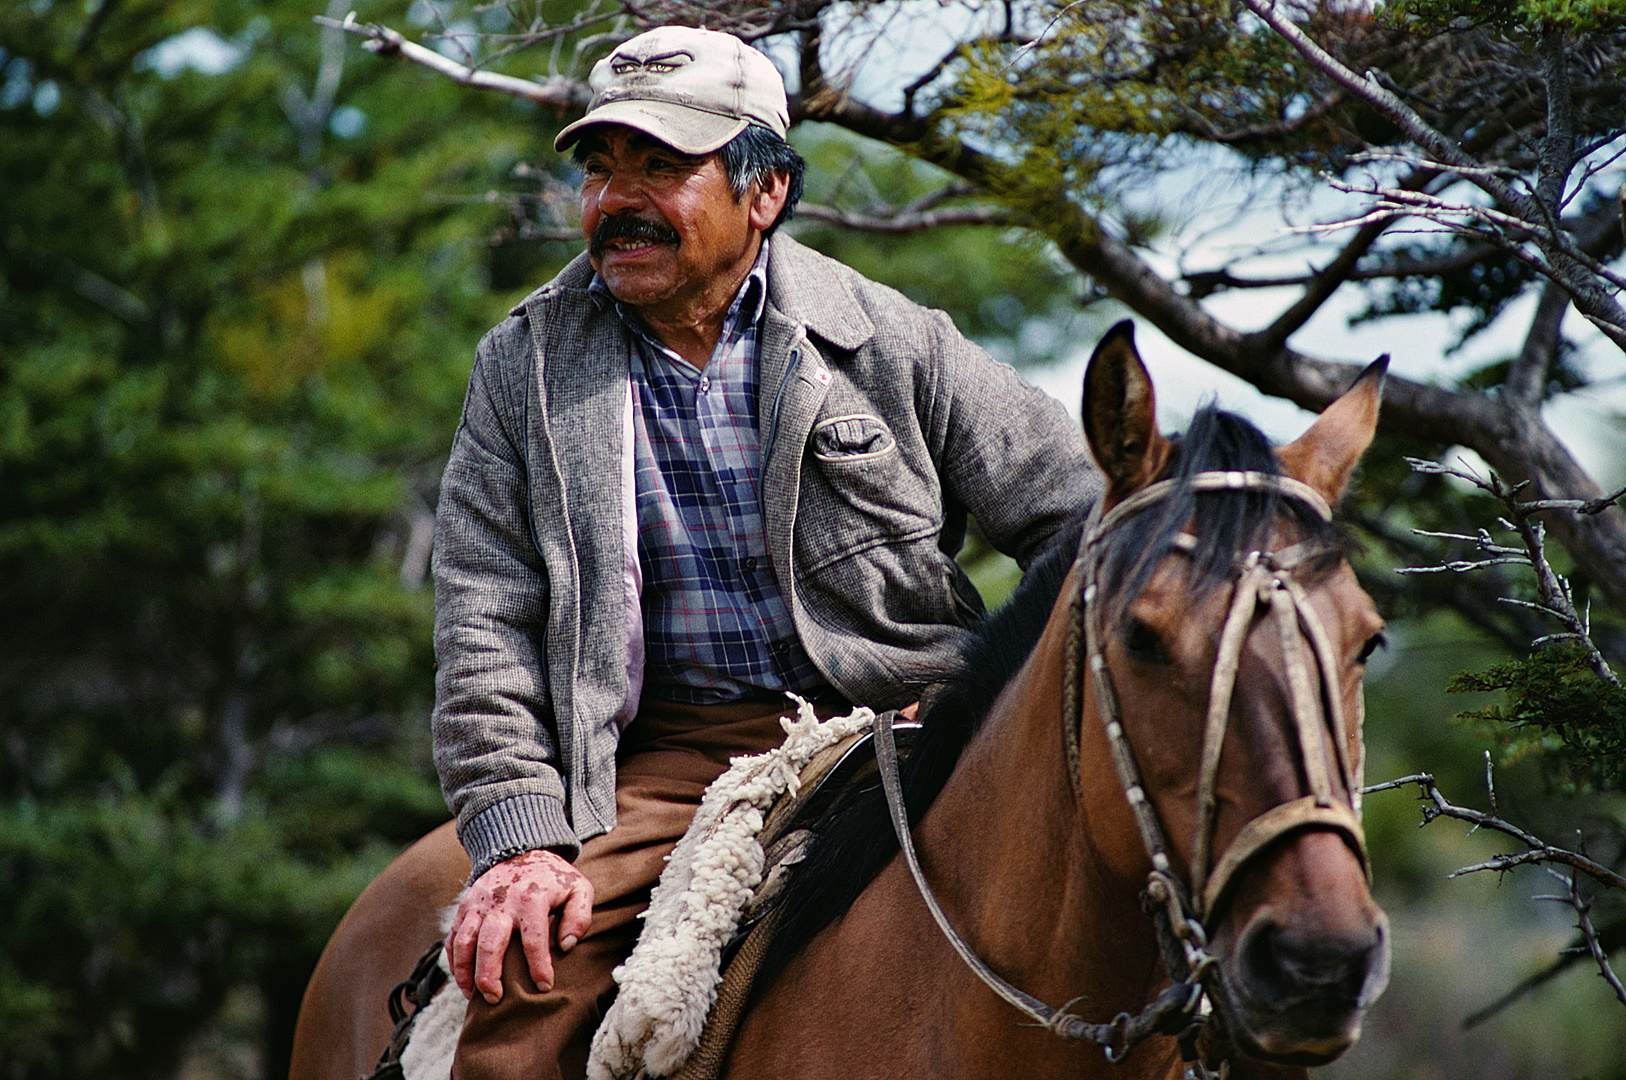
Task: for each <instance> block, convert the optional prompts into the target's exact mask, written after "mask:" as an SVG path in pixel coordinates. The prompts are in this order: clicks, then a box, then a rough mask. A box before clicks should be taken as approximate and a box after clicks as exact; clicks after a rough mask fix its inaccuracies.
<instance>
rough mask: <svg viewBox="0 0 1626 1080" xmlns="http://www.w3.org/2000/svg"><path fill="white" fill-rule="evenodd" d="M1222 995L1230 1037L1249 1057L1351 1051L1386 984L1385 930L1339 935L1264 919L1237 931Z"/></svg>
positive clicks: (1290, 1059)
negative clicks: (1365, 1019)
mask: <svg viewBox="0 0 1626 1080" xmlns="http://www.w3.org/2000/svg"><path fill="white" fill-rule="evenodd" d="M1220 970H1221V990H1222V993H1223V995H1224V997H1225V998H1226V1001H1225V1005H1226V1008H1225V1013H1226V1018H1227V1020H1228V1021H1229V1025H1228V1026H1229V1027H1230V1029H1231V1035H1232V1038H1234V1039H1235V1040H1236V1042H1237V1045H1238V1047H1239V1048H1240V1049H1241V1050H1242V1051H1243V1053H1245V1054H1246V1055H1247V1056H1249V1057H1254V1058H1262V1059H1264V1060H1267V1061H1276V1062H1282V1063H1287V1064H1294V1065H1321V1064H1325V1063H1326V1062H1328V1061H1331V1060H1333V1059H1334V1058H1336V1057H1338V1055H1340V1054H1342V1053H1343V1052H1344V1051H1345V1050H1347V1049H1349V1047H1350V1046H1351V1044H1353V1043H1354V1042H1355V1040H1356V1038H1357V1037H1359V1035H1360V1033H1361V1019H1362V1017H1363V1016H1364V1015H1365V1013H1366V1009H1367V1006H1369V1005H1371V1004H1372V1002H1373V1001H1375V1000H1376V999H1377V997H1378V995H1379V994H1381V993H1382V992H1383V988H1384V986H1385V985H1386V984H1387V983H1388V981H1389V927H1388V920H1387V918H1385V917H1384V916H1383V915H1382V914H1381V913H1378V915H1377V918H1376V919H1375V921H1373V922H1372V923H1371V924H1369V925H1368V926H1366V927H1362V928H1360V929H1355V928H1350V929H1347V930H1345V931H1343V932H1341V933H1331V932H1328V931H1326V930H1320V931H1308V932H1306V931H1305V930H1302V929H1299V928H1295V927H1293V926H1286V925H1283V924H1282V923H1280V922H1278V921H1276V919H1274V918H1272V917H1271V916H1270V915H1268V914H1261V915H1260V916H1259V917H1257V918H1255V919H1254V920H1253V921H1252V922H1251V923H1250V925H1249V926H1248V928H1247V929H1246V930H1245V931H1243V933H1242V935H1241V938H1240V940H1239V941H1238V943H1237V948H1236V951H1235V953H1234V955H1233V957H1232V961H1231V962H1230V963H1222V964H1221V965H1220Z"/></svg>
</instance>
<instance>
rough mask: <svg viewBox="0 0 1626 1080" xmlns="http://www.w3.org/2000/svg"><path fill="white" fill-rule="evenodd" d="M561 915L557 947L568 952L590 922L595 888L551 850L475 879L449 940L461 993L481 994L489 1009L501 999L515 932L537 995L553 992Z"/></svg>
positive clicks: (534, 853)
mask: <svg viewBox="0 0 1626 1080" xmlns="http://www.w3.org/2000/svg"><path fill="white" fill-rule="evenodd" d="M561 909H562V910H561ZM556 910H558V911H559V932H558V938H559V949H560V951H561V952H569V951H570V950H571V949H572V948H574V947H575V945H576V942H577V941H579V940H580V939H581V937H582V935H583V934H585V933H587V928H588V927H589V926H590V925H591V924H592V922H593V883H592V882H591V881H588V880H587V876H586V875H585V874H583V873H582V872H581V871H580V870H577V869H576V868H575V867H574V866H572V865H570V863H569V861H568V860H566V859H563V858H561V857H560V856H558V855H555V854H554V853H553V852H551V851H527V852H525V853H524V854H523V855H516V856H514V857H513V858H512V859H508V860H507V861H505V862H500V863H498V864H497V865H496V866H493V867H492V868H491V869H490V870H487V871H486V872H485V873H483V874H481V875H480V876H479V877H478V878H477V879H475V882H474V884H473V885H471V886H469V891H468V892H467V893H465V894H464V896H463V900H462V902H461V903H459V904H458V905H457V918H456V919H454V920H453V922H452V932H451V934H450V935H449V936H448V937H447V950H446V951H447V952H448V953H449V954H450V956H451V961H452V977H453V978H454V979H456V980H457V985H458V989H460V990H462V991H463V996H464V997H466V998H471V997H473V996H474V991H475V990H479V991H480V994H481V996H483V997H484V998H485V999H486V1001H487V1002H489V1003H490V1004H492V1005H495V1004H496V1003H497V1002H498V1001H501V1000H502V958H503V953H505V952H507V951H508V942H509V939H510V938H511V937H512V936H513V933H514V931H515V930H518V931H519V939H520V944H521V945H522V946H523V947H524V949H525V960H526V962H527V963H528V964H529V965H530V967H531V979H532V980H533V981H534V982H535V983H536V985H537V988H538V989H539V990H542V991H544V992H546V991H548V990H552V989H553V953H552V951H551V946H552V943H553V934H552V933H551V931H550V924H551V922H552V920H553V913H554V911H556Z"/></svg>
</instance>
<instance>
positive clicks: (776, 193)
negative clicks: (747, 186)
mask: <svg viewBox="0 0 1626 1080" xmlns="http://www.w3.org/2000/svg"><path fill="white" fill-rule="evenodd" d="M746 197H747V198H749V199H750V200H751V227H752V228H754V229H756V230H757V231H758V232H767V231H768V230H769V229H771V228H773V223H774V222H776V221H778V220H779V214H780V212H781V211H783V210H784V209H785V200H786V199H788V198H790V177H789V176H787V175H785V174H784V173H782V172H775V173H769V174H768V179H767V182H766V183H759V184H756V185H753V190H752V191H749V192H747V193H746Z"/></svg>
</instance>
